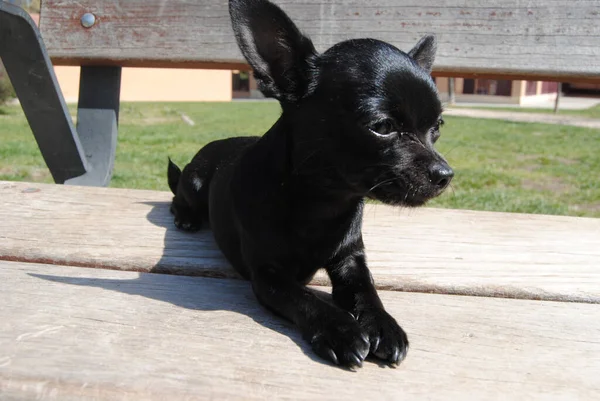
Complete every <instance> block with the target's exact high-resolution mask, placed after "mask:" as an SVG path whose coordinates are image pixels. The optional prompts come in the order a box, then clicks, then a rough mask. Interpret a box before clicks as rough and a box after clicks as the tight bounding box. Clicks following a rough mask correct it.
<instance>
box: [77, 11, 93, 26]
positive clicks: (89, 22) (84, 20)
mask: <svg viewBox="0 0 600 401" xmlns="http://www.w3.org/2000/svg"><path fill="white" fill-rule="evenodd" d="M95 23H96V16H95V15H94V14H92V13H85V14H83V16H82V17H81V25H82V26H83V27H84V28H91V27H92V26H94V24H95Z"/></svg>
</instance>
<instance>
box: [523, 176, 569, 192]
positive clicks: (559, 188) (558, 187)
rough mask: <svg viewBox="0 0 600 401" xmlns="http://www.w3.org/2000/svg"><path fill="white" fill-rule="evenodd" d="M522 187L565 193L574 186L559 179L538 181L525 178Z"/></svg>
mask: <svg viewBox="0 0 600 401" xmlns="http://www.w3.org/2000/svg"><path fill="white" fill-rule="evenodd" d="M521 187H522V188H523V189H528V190H531V191H548V192H553V193H558V194H564V193H567V192H570V191H572V190H573V187H572V186H571V185H569V184H567V183H564V182H562V181H560V180H558V179H554V180H551V181H536V180H530V179H525V180H523V181H521Z"/></svg>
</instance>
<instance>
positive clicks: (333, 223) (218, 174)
mask: <svg viewBox="0 0 600 401" xmlns="http://www.w3.org/2000/svg"><path fill="white" fill-rule="evenodd" d="M229 11H230V14H231V20H232V24H233V30H234V32H235V36H236V38H237V41H238V44H239V47H240V49H241V50H242V53H243V54H244V56H245V57H246V59H247V60H248V63H250V65H251V66H252V68H253V69H254V76H255V77H256V80H257V81H258V84H259V88H260V90H261V91H262V93H263V94H264V95H265V96H267V97H274V98H276V99H278V100H279V102H280V103H281V108H282V114H281V117H280V118H279V120H278V121H277V122H276V123H275V125H273V127H272V128H271V129H270V130H269V131H268V132H267V133H266V134H264V135H263V136H262V137H242V138H230V139H224V140H220V141H214V142H212V143H209V144H208V145H206V146H205V147H204V148H202V149H201V150H200V151H199V152H198V154H197V155H196V156H195V157H194V159H193V160H192V161H191V163H190V164H188V165H187V166H186V167H185V168H184V169H183V172H181V170H180V169H179V168H178V167H177V166H176V165H175V164H173V163H172V162H171V161H169V170H168V178H169V186H170V188H171V190H172V191H173V193H174V194H175V197H174V198H173V203H172V206H171V211H172V212H173V214H174V215H175V224H176V225H177V227H179V228H182V229H184V230H190V231H193V230H197V229H199V228H200V227H201V225H202V224H203V223H205V222H210V226H211V227H212V230H213V231H214V236H215V239H216V241H217V244H218V245H219V247H220V249H221V250H222V251H223V253H224V254H225V256H226V257H227V259H228V260H229V262H230V263H231V264H232V265H233V267H234V268H235V269H236V270H237V271H238V272H239V273H240V274H241V275H242V276H244V277H245V278H247V279H249V280H251V281H252V288H253V290H254V293H255V294H256V297H257V298H258V300H259V301H260V303H262V304H263V305H264V306H265V307H267V308H268V309H270V310H272V311H273V312H275V313H277V314H278V315H281V316H283V317H284V318H287V319H289V320H291V321H292V322H294V323H295V324H296V325H297V326H298V328H299V329H300V330H301V332H302V334H303V336H304V338H305V339H306V340H307V341H308V342H310V344H311V345H312V348H313V349H314V351H315V352H316V353H317V354H318V355H320V356H321V357H323V358H325V359H329V360H331V361H332V362H334V363H336V364H339V365H342V366H346V367H352V366H361V365H362V362H363V360H364V359H365V358H366V357H367V356H368V355H371V356H374V357H376V358H380V359H382V360H384V361H387V362H388V363H389V364H392V365H396V364H398V363H400V362H401V361H402V360H403V359H404V357H405V356H406V353H407V350H408V340H407V337H406V334H405V333H404V331H403V330H402V329H401V328H400V326H399V325H398V324H397V323H396V321H395V320H394V318H392V317H391V316H390V315H389V314H388V313H387V312H386V311H385V309H384V307H383V305H382V303H381V301H380V299H379V296H378V295H377V291H376V289H375V286H374V284H373V279H372V277H371V274H370V272H369V269H368V268H367V263H366V257H365V250H364V245H363V239H362V233H361V224H362V215H363V205H364V198H365V197H369V198H373V199H377V200H379V201H382V202H384V203H387V204H392V205H402V206H419V205H422V204H424V203H425V202H426V201H427V200H429V199H431V198H433V197H435V196H437V195H439V194H440V193H441V192H442V191H443V190H444V189H445V188H446V187H447V186H448V184H449V183H450V180H451V179H452V176H453V172H452V169H451V168H450V167H449V166H448V164H447V162H446V161H445V160H444V158H443V157H442V156H441V155H440V154H439V153H438V152H437V151H436V150H435V149H434V143H435V142H436V141H437V139H438V138H439V136H440V132H439V129H440V125H441V124H442V123H443V121H442V118H441V112H442V107H441V104H440V100H439V98H438V93H437V90H436V87H435V84H434V82H433V80H432V79H431V76H430V72H431V67H432V64H433V60H434V57H435V51H436V42H435V38H434V37H433V36H425V37H424V38H422V39H421V40H420V41H419V43H417V45H416V46H415V47H414V48H413V49H412V50H411V51H410V52H409V53H408V54H407V53H404V52H402V51H400V50H398V49H397V48H396V47H394V46H392V45H390V44H388V43H385V42H381V41H378V40H374V39H355V40H348V41H344V42H341V43H338V44H337V45H335V46H333V47H332V48H331V49H329V50H328V51H326V52H325V53H323V54H318V53H317V52H316V50H315V48H314V46H313V44H312V42H311V40H310V39H309V38H307V37H306V36H304V35H302V34H301V33H300V31H299V30H298V28H297V27H296V26H295V25H294V23H293V22H292V21H291V20H290V18H289V17H288V16H287V15H286V14H285V13H284V12H283V11H282V10H281V9H280V8H279V7H277V6H276V5H274V4H273V3H271V2H269V1H267V0H230V2H229ZM322 267H324V268H325V269H326V270H327V273H328V274H329V277H330V278H331V282H332V285H333V302H334V303H335V304H332V303H329V302H327V301H325V300H323V299H322V298H321V297H318V296H317V295H315V293H314V292H313V291H311V290H310V289H309V288H307V287H306V286H305V284H307V283H308V282H309V281H310V280H311V278H312V277H313V275H314V274H315V272H316V271H317V270H318V269H320V268H322Z"/></svg>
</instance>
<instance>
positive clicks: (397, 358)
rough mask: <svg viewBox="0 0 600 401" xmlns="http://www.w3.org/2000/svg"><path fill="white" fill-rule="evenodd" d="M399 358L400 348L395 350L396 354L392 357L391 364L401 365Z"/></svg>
mask: <svg viewBox="0 0 600 401" xmlns="http://www.w3.org/2000/svg"><path fill="white" fill-rule="evenodd" d="M399 358H400V347H396V349H395V350H394V353H393V354H392V357H391V358H390V362H391V363H393V364H395V365H397V364H398V363H399Z"/></svg>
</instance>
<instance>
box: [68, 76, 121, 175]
mask: <svg viewBox="0 0 600 401" xmlns="http://www.w3.org/2000/svg"><path fill="white" fill-rule="evenodd" d="M120 90H121V67H81V77H80V81H79V105H78V109H77V132H78V133H79V140H80V141H81V144H82V145H83V149H84V150H85V156H86V158H87V161H88V162H89V164H90V167H91V169H90V170H89V171H88V172H87V173H86V174H84V175H83V176H81V177H77V178H73V179H70V180H68V181H67V182H65V184H72V185H93V186H107V185H108V184H109V183H110V179H111V176H112V169H113V165H114V162H115V153H116V150H117V127H118V122H119V98H120Z"/></svg>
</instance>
